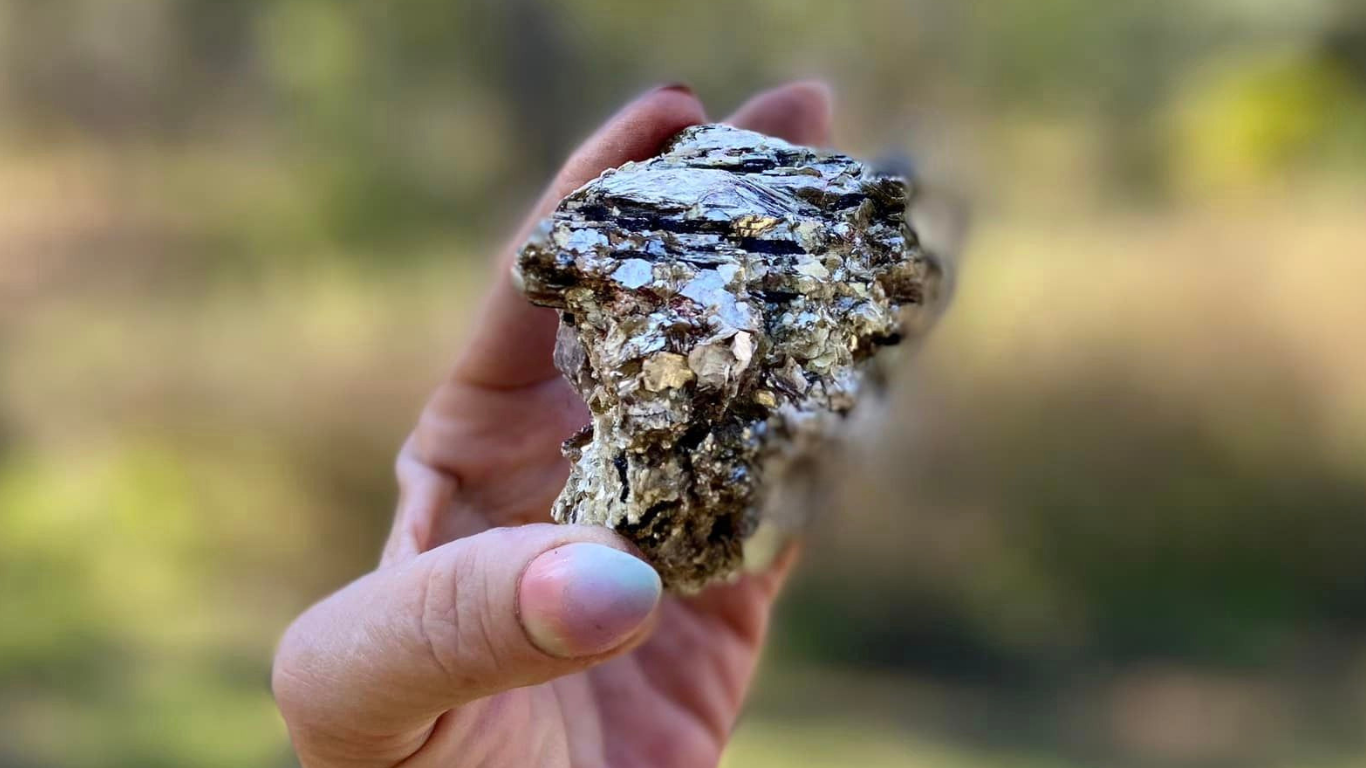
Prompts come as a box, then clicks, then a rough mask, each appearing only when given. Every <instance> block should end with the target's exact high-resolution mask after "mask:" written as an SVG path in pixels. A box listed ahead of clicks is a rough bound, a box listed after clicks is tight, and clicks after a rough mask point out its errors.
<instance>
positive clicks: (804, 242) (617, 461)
mask: <svg viewBox="0 0 1366 768" xmlns="http://www.w3.org/2000/svg"><path fill="white" fill-rule="evenodd" d="M906 186H907V185H906V182H905V181H904V180H902V179H900V178H897V177H892V176H884V175H879V174H876V173H874V172H873V171H871V170H870V169H869V168H867V167H866V166H864V165H863V164H861V163H859V162H857V161H854V160H852V159H850V158H848V157H845V156H843V155H838V154H829V153H823V152H819V151H816V150H813V149H807V148H804V147H798V146H794V145H792V144H788V143H786V142H783V141H780V140H778V139H774V138H770V137H767V136H764V135H761V134H757V133H753V132H749V131H743V130H739V129H736V128H731V127H728V126H724V125H705V126H696V127H693V128H689V129H687V130H684V131H683V132H682V133H680V134H678V135H677V136H676V137H674V139H673V140H672V141H671V142H670V144H669V145H668V146H667V147H666V149H665V151H664V152H663V154H662V155H660V156H659V157H656V158H654V159H651V160H648V161H645V162H639V163H628V164H626V165H624V166H622V167H620V168H617V169H615V170H609V171H607V172H605V173H603V174H602V175H601V176H599V177H598V178H597V179H595V180H593V181H592V182H590V183H588V184H587V185H585V186H583V187H581V188H580V189H578V190H577V191H575V192H574V193H572V194H571V195H569V197H567V198H566V199H565V200H564V201H563V202H562V203H561V204H560V206H559V208H558V209H557V210H556V211H555V213H554V215H553V216H552V217H551V218H550V219H549V220H547V221H546V222H545V223H544V224H543V225H542V227H541V229H540V230H539V231H538V232H537V233H536V234H535V235H534V236H533V237H532V238H531V240H530V241H529V242H528V243H527V244H526V245H525V246H524V247H523V249H522V251H521V253H520V254H519V258H518V264H517V270H516V274H517V276H518V278H519V280H520V285H521V286H522V288H523V290H524V292H525V293H526V295H527V297H528V298H529V299H530V300H531V301H532V302H535V303H537V304H540V305H543V306H548V307H556V308H558V309H559V310H560V317H561V324H560V333H559V341H558V345H557V348H556V351H555V361H556V364H557V365H558V367H559V368H560V370H561V371H563V372H564V375H565V376H566V377H568V379H569V381H570V382H571V383H572V384H573V385H574V387H575V388H576V389H577V390H578V391H579V393H580V394H582V396H583V398H584V400H585V402H587V404H588V407H589V409H590V410H591V411H592V414H593V420H592V424H591V425H590V426H588V427H587V428H585V429H584V430H583V431H582V432H581V433H580V434H578V435H576V436H575V437H574V438H572V439H570V440H569V441H567V442H566V443H565V446H564V451H565V454H566V456H568V457H569V459H570V461H571V462H572V465H573V466H572V473H571V475H570V477H569V481H568V483H567V484H566V486H565V489H564V491H563V493H562V494H561V495H560V497H559V499H558V501H557V502H556V504H555V509H554V515H555V518H556V519H557V520H559V521H561V522H576V523H596V524H601V525H606V526H609V527H611V528H614V529H616V530H617V531H618V532H620V533H621V534H623V535H624V536H626V537H627V538H628V539H630V540H631V541H633V542H635V544H636V545H637V546H639V547H640V549H641V550H642V551H643V552H644V554H645V556H646V557H647V558H648V559H649V560H650V561H651V562H652V563H653V564H654V565H655V566H656V567H657V568H658V569H659V571H660V573H661V575H662V576H663V579H664V582H665V584H666V585H667V586H669V587H670V588H672V589H675V590H680V591H693V590H696V589H698V588H700V587H701V586H703V585H705V584H706V583H708V582H710V581H713V580H716V579H719V578H723V577H725V576H727V575H729V574H731V573H733V572H735V571H736V570H737V569H738V568H739V567H740V565H741V564H742V560H743V556H744V543H745V541H746V539H748V538H749V537H750V536H751V535H753V534H754V533H755V531H756V530H758V529H759V527H760V524H761V523H763V522H765V518H766V517H770V518H775V519H776V518H777V517H778V516H779V515H780V514H781V513H782V511H783V510H781V509H777V508H776V506H777V505H778V502H777V501H776V499H779V498H782V497H784V496H786V497H788V498H790V497H791V496H792V493H791V490H790V489H791V488H792V487H794V484H795V483H798V482H799V481H800V480H801V477H800V476H801V475H804V474H805V470H804V469H803V467H808V466H810V465H811V463H812V462H811V461H810V459H811V458H812V457H813V456H816V455H817V454H818V453H819V452H820V451H821V450H822V449H823V447H824V446H826V445H827V444H828V443H830V442H831V440H832V439H833V438H836V437H838V436H839V434H840V432H841V431H842V430H843V429H844V424H845V422H846V421H847V416H848V414H849V413H850V411H851V410H852V409H853V408H854V406H855V404H856V403H858V402H859V400H860V398H861V397H863V396H865V395H866V394H867V393H868V391H869V390H870V389H871V388H873V387H875V386H877V384H878V383H879V381H880V376H879V375H878V372H877V370H876V368H875V364H874V361H873V356H874V355H876V354H877V352H878V351H879V349H881V348H883V347H886V346H890V345H895V344H897V343H898V342H899V341H900V340H901V337H902V333H903V323H904V319H905V317H906V315H907V312H908V311H909V310H910V309H912V308H913V307H914V305H917V304H919V303H921V302H922V297H923V295H924V292H925V288H926V280H927V278H928V277H929V276H930V272H931V271H932V269H933V267H932V265H931V262H930V260H929V259H928V258H927V257H926V256H925V254H924V253H923V252H922V251H921V249H920V248H919V246H918V244H917V240H916V236H915V233H914V232H913V231H912V230H911V228H910V226H909V225H908V224H907V221H906V202H907V188H906ZM784 487H786V488H788V491H787V492H786V493H783V488H784Z"/></svg>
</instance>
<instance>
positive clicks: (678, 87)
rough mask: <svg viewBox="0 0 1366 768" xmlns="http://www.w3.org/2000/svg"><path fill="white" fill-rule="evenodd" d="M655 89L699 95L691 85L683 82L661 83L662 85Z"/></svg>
mask: <svg viewBox="0 0 1366 768" xmlns="http://www.w3.org/2000/svg"><path fill="white" fill-rule="evenodd" d="M655 90H656V91H677V92H678V93H686V94H688V95H689V96H695V95H697V94H696V92H695V91H693V89H692V86H691V85H688V84H687V83H683V82H678V83H669V84H668V85H661V86H659V87H658V88H656V89H655Z"/></svg>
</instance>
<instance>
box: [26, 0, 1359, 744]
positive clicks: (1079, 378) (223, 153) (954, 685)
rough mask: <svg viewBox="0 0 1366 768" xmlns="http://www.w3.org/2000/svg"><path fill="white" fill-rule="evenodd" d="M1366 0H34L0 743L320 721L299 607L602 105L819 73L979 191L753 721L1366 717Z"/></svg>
mask: <svg viewBox="0 0 1366 768" xmlns="http://www.w3.org/2000/svg"><path fill="white" fill-rule="evenodd" d="M1359 8H1360V4H1359V3H1358V2H1355V1H1354V0H1340V1H1338V2H1335V1H1334V0H1293V1H1289V0H1227V1H1226V2H1215V1H1214V0H1206V1H1204V2H1200V1H1197V0H1187V1H1186V2H1175V0H1151V1H1150V2H1144V3H1137V2H1132V3H1131V2H1116V3H1103V2H1094V0H1030V1H1029V2H1024V1H1023V0H1018V1H1017V0H1002V1H1001V2H987V1H986V0H966V1H965V2H957V3H942V2H941V3H935V2H929V1H928V0H908V1H906V2H892V1H891V0H868V1H865V2H833V1H832V0H826V1H825V2H816V1H815V0H792V1H790V2H778V1H777V0H735V1H734V2H680V3H671V2H660V3H654V2H650V3H645V2H631V1H629V0H570V1H568V2H549V0H544V1H543V0H503V1H501V2H499V1H498V0H479V1H476V2H466V3H460V2H453V1H452V0H441V1H439V2H438V1H437V0H409V1H408V2H403V3H364V2H343V1H340V0H276V1H274V2H221V1H218V0H28V1H26V0H0V766H3V767H4V768H47V767H49V766H73V767H80V766H139V767H147V766H152V767H157V766H191V765H193V766H286V765H290V764H292V757H291V756H290V752H289V750H288V746H287V744H286V742H285V738H284V732H283V727H282V725H281V724H280V722H279V720H278V718H277V716H276V714H275V712H274V708H273V706H272V703H271V700H270V695H269V692H268V684H267V679H268V675H269V659H270V655H271V650H272V645H273V642H274V639H275V637H276V636H277V635H278V633H279V632H280V631H281V629H282V628H283V627H284V626H285V624H286V623H287V622H288V621H289V619H290V618H291V617H292V616H293V615H294V614H295V613H297V612H298V611H299V610H301V609H302V608H303V607H304V606H305V605H306V604H308V603H309V602H310V601H312V600H313V599H316V598H317V597H318V596H320V595H321V594H324V593H325V592H327V591H328V590H330V589H333V588H335V587H337V586H339V585H340V584H342V583H344V582H345V581H347V580H349V579H350V578H353V577H354V576H356V575H358V574H359V573H361V572H362V571H363V570H365V569H366V568H368V567H370V565H371V564H372V563H373V562H374V559H375V557H376V554H377V552H378V548H379V545H380V542H381V539H382V536H383V534H384V530H385V527H386V525H387V518H388V516H389V514H390V511H391V505H392V501H393V493H394V489H393V481H392V478H391V470H390V467H391V458H392V455H393V454H394V452H395V450H396V448H397V446H398V445H399V444H400V442H401V440H402V439H403V436H404V434H405V432H406V430H407V429H408V427H409V425H410V423H411V422H412V420H413V418H414V415H415V414H416V412H417V410H418V408H419V407H420V405H421V403H422V400H423V398H424V395H425V393H426V391H427V390H428V388H429V387H430V386H431V385H432V383H433V382H434V381H435V380H436V377H437V376H439V375H440V371H441V370H442V368H443V367H444V365H445V364H446V362H447V361H448V360H449V359H450V357H451V355H452V354H453V350H454V349H456V348H457V346H458V344H459V342H460V339H461V336H462V334H463V332H464V329H465V327H466V326H467V323H468V321H469V319H470V317H471V313H472V312H473V310H474V304H475V302H476V300H477V299H478V296H479V293H480V290H481V286H482V285H484V284H485V281H486V280H487V278H488V274H489V269H490V263H489V257H490V254H491V253H492V252H493V249H494V247H495V246H496V244H497V242H498V240H499V238H500V237H502V236H503V235H505V233H506V232H507V231H508V229H509V227H510V226H511V224H512V222H514V221H515V220H516V219H517V218H518V217H519V216H520V214H521V211H522V210H523V209H524V207H525V205H526V204H527V202H528V201H529V200H530V199H531V198H532V196H533V195H534V193H535V191H536V189H537V187H538V185H539V184H540V183H541V182H542V181H543V180H544V179H545V178H547V176H548V175H549V173H551V172H552V170H553V169H554V167H555V166H556V165H557V164H558V162H559V159H560V158H561V157H562V156H563V155H564V153H565V152H566V151H567V150H568V149H569V148H570V147H572V146H573V144H574V143H575V142H576V141H577V140H578V139H579V138H580V137H581V136H583V135H584V134H585V133H586V132H587V131H588V130H590V129H591V128H592V126H594V125H595V124H596V123H597V122H598V121H599V120H601V119H602V118H603V117H604V116H605V115H606V114H608V113H609V112H610V111H612V110H613V109H614V108H615V107H616V106H617V105H618V104H619V103H621V102H622V101H624V100H625V99H627V98H628V97H629V96H630V95H632V94H633V93H634V92H636V91H638V90H640V89H643V88H644V87H647V86H649V85H652V84H655V83H658V82H667V81H674V80H680V79H681V80H686V81H688V82H690V83H691V84H692V85H693V86H694V87H695V88H696V89H697V90H698V91H699V93H700V94H701V95H702V97H703V98H704V100H706V101H707V102H708V104H709V105H711V106H712V109H713V114H715V115H722V114H724V113H725V110H727V109H729V108H731V107H733V106H734V105H736V104H737V103H739V101H741V100H742V99H743V98H744V96H745V95H747V93H749V92H751V91H752V90H755V89H757V88H760V87H764V86H768V85H771V84H774V83H776V82H779V81H781V80H783V79H785V78H788V77H792V76H808V75H821V76H824V77H826V78H828V79H829V80H830V81H831V82H832V83H833V84H834V85H835V87H836V88H837V90H838V94H839V98H840V100H841V104H840V109H839V115H838V119H837V133H838V140H839V145H840V147H841V148H842V149H845V150H847V151H850V152H853V153H855V154H859V155H863V156H868V157H873V156H877V155H879V154H882V153H884V152H888V151H902V152H907V153H909V154H910V156H911V157H913V158H914V159H915V160H916V162H917V165H918V167H919V168H920V170H921V172H922V174H923V175H924V177H925V178H927V179H930V180H932V181H933V182H934V183H935V184H938V185H941V186H942V187H944V188H949V189H953V190H956V193H957V195H958V196H959V197H961V198H963V199H965V200H967V201H969V203H970V206H971V210H972V215H973V232H972V239H971V241H970V245H969V248H968V250H967V255H966V258H965V260H964V262H963V264H962V270H961V276H960V278H961V279H960V291H959V294H958V296H957V301H956V304H955V305H954V306H953V307H952V309H951V311H950V312H949V314H948V315H947V317H946V318H945V321H944V322H943V324H942V326H941V327H940V329H939V331H938V332H937V334H936V335H935V336H934V337H933V339H932V340H931V341H930V343H929V344H928V345H927V346H926V347H925V349H924V350H923V353H922V354H921V355H920V356H919V357H918V358H917V359H916V360H915V361H914V363H913V364H912V365H911V366H910V367H909V368H908V370H907V371H906V376H905V377H904V378H903V380H902V386H901V387H900V389H899V390H898V391H899V395H898V398H897V403H896V408H895V411H894V416H895V418H894V419H893V420H892V422H891V424H890V425H889V427H888V429H887V433H886V434H885V435H884V438H883V440H882V442H881V443H879V445H878V446H876V447H875V450H874V451H873V453H872V455H871V458H869V459H868V460H867V461H866V462H864V469H862V470H861V471H860V473H859V475H858V477H856V478H855V479H854V481H853V482H851V483H850V484H848V487H847V488H845V489H844V492H843V494H842V503H841V504H840V505H839V507H838V508H836V509H831V510H829V513H828V514H827V515H826V516H825V518H824V519H823V520H822V521H821V522H820V524H819V526H818V529H817V532H816V535H814V536H813V537H812V543H811V544H810V546H809V548H808V558H807V562H806V564H805V566H804V570H803V572H802V573H801V575H800V577H799V578H798V580H797V583H796V584H794V587H793V589H792V591H791V593H790V595H789V598H788V599H787V600H786V602H785V603H784V605H783V609H782V611H781V615H780V617H779V621H778V624H777V627H776V630H775V636H774V643H773V647H772V649H771V650H772V652H771V653H770V655H769V657H768V659H767V662H766V666H765V669H764V673H763V675H762V678H761V680H760V682H759V684H758V686H757V689H756V693H755V698H754V702H753V705H752V707H751V708H750V710H749V712H748V713H747V715H746V716H745V718H744V720H743V722H742V724H741V727H740V729H739V731H738V734H737V738H736V742H735V745H734V747H733V750H732V752H731V753H730V755H729V757H728V762H727V765H729V766H734V767H737V768H738V767H739V766H757V767H759V768H767V767H768V766H790V765H832V766H834V765H840V766H842V765H859V766H867V767H868V768H882V767H883V766H924V767H926V768H959V767H960V766H989V767H995V766H1031V767H1041V766H1059V767H1060V768H1061V767H1067V768H1071V767H1073V766H1076V767H1078V768H1079V767H1080V766H1149V765H1177V766H1211V767H1214V766H1235V765H1236V766H1267V767H1268V768H1272V767H1274V768H1282V767H1283V768H1291V767H1292V766H1293V767H1295V768H1339V767H1341V768H1345V767H1346V766H1349V765H1360V764H1361V763H1362V762H1363V761H1366V735H1363V734H1364V732H1366V14H1363V13H1362V12H1361V11H1359V10H1358V9H1359Z"/></svg>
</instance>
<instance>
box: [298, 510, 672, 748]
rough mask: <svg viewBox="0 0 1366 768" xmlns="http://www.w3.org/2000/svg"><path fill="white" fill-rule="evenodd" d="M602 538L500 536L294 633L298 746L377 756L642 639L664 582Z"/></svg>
mask: <svg viewBox="0 0 1366 768" xmlns="http://www.w3.org/2000/svg"><path fill="white" fill-rule="evenodd" d="M628 547H629V545H628V544H626V543H625V541H624V540H623V539H621V538H619V537H618V536H617V535H616V534H614V533H612V532H611V531H609V530H607V529H604V528H597V527H590V526H557V525H526V526H520V527H517V528H495V529H492V530H489V531H485V532H484V533H481V534H478V535H476V536H470V537H467V538H464V539H459V540H457V541H453V542H451V543H449V544H446V545H443V546H440V547H437V548H436V549H432V550H429V551H427V552H424V553H422V554H421V555H418V556H417V557H415V558H413V559H411V560H408V561H406V562H404V563H401V564H399V565H395V566H392V567H389V568H385V569H382V570H379V571H376V572H374V573H371V574H369V575H367V576H365V577H363V578H361V579H359V580H357V581H355V582H353V583H352V584H350V585H349V586H347V587H345V588H344V589H342V590H341V591H339V592H337V593H336V594H334V595H332V596H331V597H328V598H327V599H325V600H323V601H322V602H320V603H318V604H317V605H315V606H313V608H311V609H309V610H308V611H307V612H305V613H304V615H303V616H301V617H300V618H299V619H298V620H297V621H296V622H295V623H294V625H293V626H291V627H290V629H289V630H288V631H287V632H286V633H285V637H284V639H283V640H282V641H281V643H280V648H279V651H278V652H277V655H276V660H275V669H274V674H273V680H272V683H273V686H274V689H275V695H276V698H277V700H278V701H279V704H280V708H281V711H282V712H283V713H284V715H285V719H286V721H287V722H288V723H289V725H290V729H291V732H292V733H293V734H294V735H295V737H296V740H297V739H298V738H299V737H300V736H304V737H307V736H308V734H309V733H310V732H313V733H317V734H319V735H321V736H325V737H326V738H327V739H328V740H329V741H335V740H337V739H345V740H351V739H363V740H365V741H366V742H369V743H375V742H376V741H377V740H385V739H393V738H398V737H401V736H402V735H403V734H405V733H409V734H411V733H414V732H418V731H422V730H423V729H424V728H425V727H427V726H429V725H430V721H431V719H432V718H434V717H436V716H437V715H439V714H440V713H442V712H444V711H446V710H447V709H450V708H452V707H455V706H458V705H460V704H463V703H466V702H469V701H472V700H474V699H478V698H482V697H485V696H488V695H491V694H493V693H497V692H499V691H503V690H507V689H509V688H515V687H519V686H524V685H533V684H536V683H541V682H545V681H547V680H550V679H553V678H555V677H559V676H561V675H565V674H568V673H571V672H576V671H579V670H581V669H583V668H585V667H588V666H590V665H592V664H594V663H597V662H600V661H602V660H604V659H606V658H608V657H610V656H613V655H616V654H618V653H620V652H622V651H624V650H626V649H628V648H630V647H632V646H634V645H635V644H636V643H637V642H639V641H640V640H642V639H643V638H644V636H645V635H646V634H647V631H648V627H647V625H648V624H649V623H650V622H649V619H650V618H651V616H652V615H653V614H654V610H655V607H656V605H657V604H658V602H659V598H660V580H659V576H658V574H656V573H655V571H654V569H653V568H651V567H650V566H649V565H647V564H646V563H645V562H644V561H642V560H639V559H637V558H636V557H635V556H633V555H632V554H630V553H629V552H628V551H627V550H628Z"/></svg>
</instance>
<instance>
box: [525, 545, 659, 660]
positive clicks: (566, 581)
mask: <svg viewBox="0 0 1366 768" xmlns="http://www.w3.org/2000/svg"><path fill="white" fill-rule="evenodd" d="M660 591H661V586H660V581H659V574H657V573H655V569H653V568H651V567H650V566H649V565H647V564H646V563H645V562H644V561H642V560H640V559H638V558H635V557H632V556H631V555H628V554H626V553H625V552H622V551H620V550H616V549H612V548H611V547H607V546H603V545H601V544H589V543H578V544H566V545H564V546H562V547H557V548H555V549H552V550H550V551H549V552H546V553H544V554H542V555H540V556H539V557H537V558H536V559H535V560H532V561H531V565H529V566H527V569H526V572H525V573H523V574H522V584H521V588H520V594H519V596H518V600H519V603H520V607H521V619H522V627H523V628H525V629H526V633H527V636H528V637H530V638H531V641H532V642H533V643H535V644H536V646H537V647H538V648H540V649H541V650H543V651H545V652H546V653H549V654H550V655H552V656H559V657H562V658H578V657H582V656H594V655H597V654H599V653H605V652H607V651H610V650H612V649H613V648H616V647H617V646H619V645H621V644H622V643H623V642H625V641H626V640H627V639H628V638H630V637H631V635H633V634H634V633H635V631H636V630H637V629H639V628H640V626H641V625H642V624H644V623H645V620H646V619H648V618H649V617H650V614H651V613H652V612H653V611H654V609H655V606H656V605H657V604H658V603H659V596H660Z"/></svg>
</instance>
